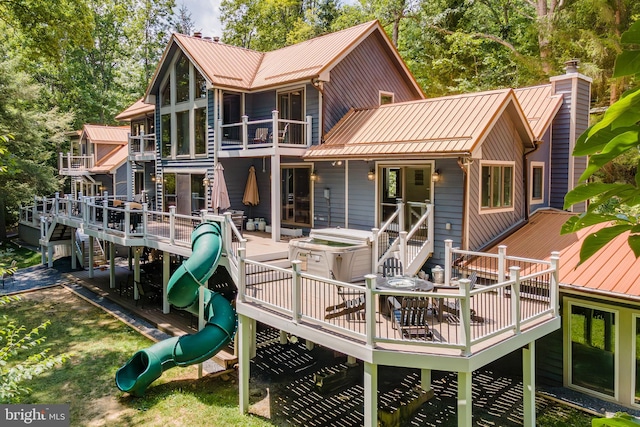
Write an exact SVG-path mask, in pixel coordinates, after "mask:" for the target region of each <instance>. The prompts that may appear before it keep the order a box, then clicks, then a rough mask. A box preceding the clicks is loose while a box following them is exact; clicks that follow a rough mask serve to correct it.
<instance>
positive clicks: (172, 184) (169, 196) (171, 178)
mask: <svg viewBox="0 0 640 427" xmlns="http://www.w3.org/2000/svg"><path fill="white" fill-rule="evenodd" d="M162 184H163V186H162V187H163V188H162V191H163V203H162V207H163V210H164V211H165V212H168V211H169V206H176V205H177V202H178V195H177V191H176V174H175V173H166V174H164V178H163V180H162Z"/></svg>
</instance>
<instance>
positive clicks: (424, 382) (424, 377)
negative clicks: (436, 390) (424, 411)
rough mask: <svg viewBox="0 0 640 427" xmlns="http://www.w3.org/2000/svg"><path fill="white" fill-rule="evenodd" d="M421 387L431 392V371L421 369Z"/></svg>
mask: <svg viewBox="0 0 640 427" xmlns="http://www.w3.org/2000/svg"><path fill="white" fill-rule="evenodd" d="M420 387H422V389H423V390H424V391H430V390H431V369H420Z"/></svg>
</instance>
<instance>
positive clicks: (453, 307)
mask: <svg viewBox="0 0 640 427" xmlns="http://www.w3.org/2000/svg"><path fill="white" fill-rule="evenodd" d="M468 279H469V281H470V282H471V283H470V289H473V288H474V287H475V286H476V282H477V281H478V272H477V271H474V272H472V273H471V274H470V275H469V277H468ZM448 288H451V287H450V286H448V287H441V286H438V285H435V286H434V288H433V289H434V291H436V292H437V291H438V289H448ZM438 307H439V308H438V318H439V319H440V320H442V319H443V315H444V312H446V313H448V314H449V315H448V316H447V320H448V321H449V322H450V323H457V322H459V321H460V320H459V319H460V300H459V299H455V301H448V300H444V299H443V298H440V303H439V304H438ZM471 320H472V321H474V322H478V323H480V322H483V321H484V320H483V318H482V317H480V316H477V315H476V311H475V310H474V309H471Z"/></svg>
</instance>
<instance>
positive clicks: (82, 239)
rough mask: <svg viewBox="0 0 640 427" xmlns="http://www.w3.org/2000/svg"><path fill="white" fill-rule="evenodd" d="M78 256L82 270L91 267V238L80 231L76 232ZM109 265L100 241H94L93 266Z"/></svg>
mask: <svg viewBox="0 0 640 427" xmlns="http://www.w3.org/2000/svg"><path fill="white" fill-rule="evenodd" d="M75 252H76V256H77V257H78V260H79V261H80V266H81V267H82V268H88V267H89V236H87V235H86V234H84V233H81V232H80V230H78V231H77V232H76V248H75ZM106 263H107V257H106V255H105V253H104V249H103V248H102V245H101V244H100V240H98V239H93V265H94V266H97V265H105V264H106Z"/></svg>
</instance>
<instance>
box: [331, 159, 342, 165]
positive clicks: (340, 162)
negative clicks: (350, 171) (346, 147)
mask: <svg viewBox="0 0 640 427" xmlns="http://www.w3.org/2000/svg"><path fill="white" fill-rule="evenodd" d="M331 166H342V160H336V161H334V162H331Z"/></svg>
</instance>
